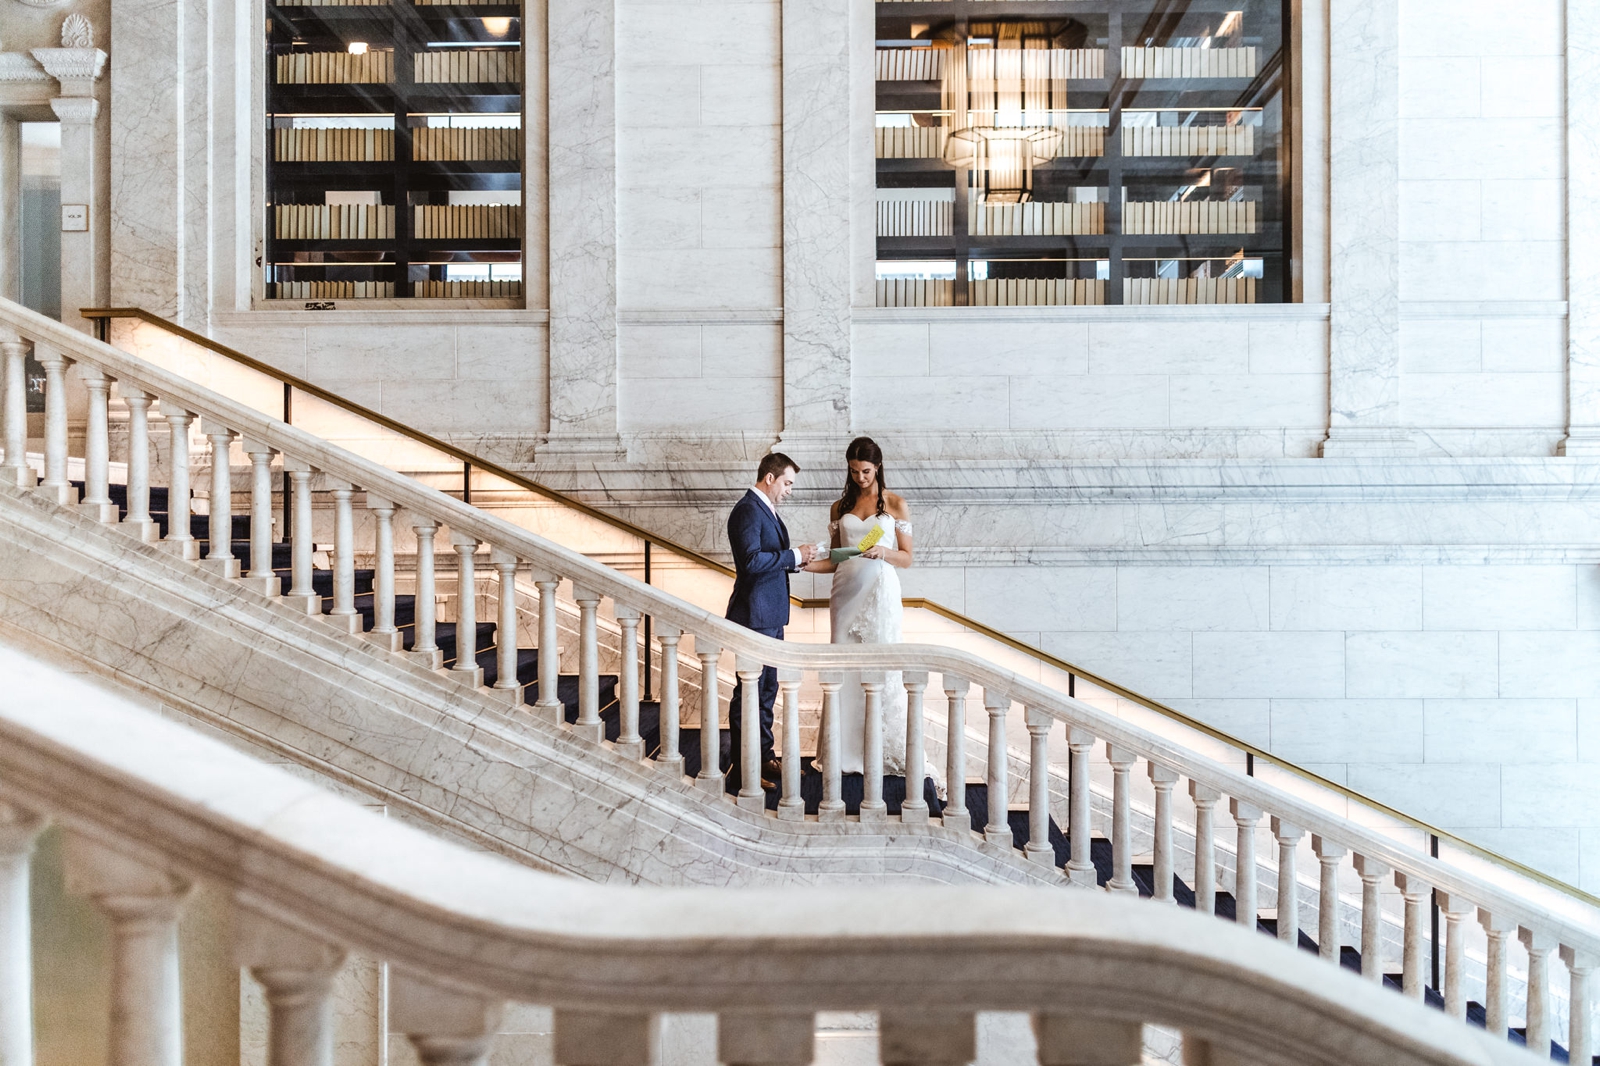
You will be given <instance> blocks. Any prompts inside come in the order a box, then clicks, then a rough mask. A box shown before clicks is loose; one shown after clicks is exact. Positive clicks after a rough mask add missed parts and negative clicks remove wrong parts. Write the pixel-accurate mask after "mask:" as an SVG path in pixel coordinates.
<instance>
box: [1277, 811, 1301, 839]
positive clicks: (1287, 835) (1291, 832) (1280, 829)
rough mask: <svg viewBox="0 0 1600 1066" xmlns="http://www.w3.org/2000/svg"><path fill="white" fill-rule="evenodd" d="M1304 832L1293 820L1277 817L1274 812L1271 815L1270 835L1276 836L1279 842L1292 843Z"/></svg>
mask: <svg viewBox="0 0 1600 1066" xmlns="http://www.w3.org/2000/svg"><path fill="white" fill-rule="evenodd" d="M1305 834H1306V831H1305V830H1304V829H1301V828H1300V827H1299V826H1297V825H1295V824H1294V823H1293V822H1290V821H1286V820H1284V819H1282V818H1279V817H1278V816H1277V815H1276V814H1274V815H1273V816H1272V835H1273V836H1275V837H1277V838H1278V841H1279V842H1280V843H1284V844H1292V843H1294V842H1295V841H1297V840H1299V839H1300V838H1301V837H1303V836H1305Z"/></svg>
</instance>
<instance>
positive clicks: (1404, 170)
mask: <svg viewBox="0 0 1600 1066" xmlns="http://www.w3.org/2000/svg"><path fill="white" fill-rule="evenodd" d="M1403 128H1404V131H1405V137H1404V140H1403V142H1402V143H1403V147H1404V150H1403V152H1402V153H1401V156H1400V177H1401V178H1402V179H1405V180H1413V179H1415V180H1422V181H1427V180H1431V179H1437V178H1439V177H1440V176H1441V175H1451V174H1476V173H1478V172H1479V171H1480V170H1481V169H1482V168H1483V161H1484V160H1485V159H1499V160H1501V161H1502V166H1500V167H1497V168H1495V172H1494V173H1495V176H1496V177H1499V178H1505V177H1520V178H1536V179H1542V180H1559V179H1560V178H1561V175H1562V160H1561V123H1559V122H1557V121H1555V120H1553V119H1524V118H1495V119H1487V118H1483V119H1475V118H1441V119H1423V118H1413V119H1407V120H1406V121H1405V122H1404V123H1403Z"/></svg>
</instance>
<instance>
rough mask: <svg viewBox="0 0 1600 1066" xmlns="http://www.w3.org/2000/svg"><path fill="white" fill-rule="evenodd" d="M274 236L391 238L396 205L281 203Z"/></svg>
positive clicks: (275, 216) (275, 214) (276, 210)
mask: <svg viewBox="0 0 1600 1066" xmlns="http://www.w3.org/2000/svg"><path fill="white" fill-rule="evenodd" d="M273 219H274V225H273V235H274V236H275V237H277V238H278V239H279V240H284V241H392V240H394V205H393V204H278V205H276V207H275V208H274V209H273Z"/></svg>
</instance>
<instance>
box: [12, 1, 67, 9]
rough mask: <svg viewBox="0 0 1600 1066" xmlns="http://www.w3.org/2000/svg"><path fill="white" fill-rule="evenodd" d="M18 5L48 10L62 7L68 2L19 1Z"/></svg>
mask: <svg viewBox="0 0 1600 1066" xmlns="http://www.w3.org/2000/svg"><path fill="white" fill-rule="evenodd" d="M17 3H19V4H21V5H22V6H23V7H37V8H40V9H41V10H43V9H46V8H52V7H60V6H61V5H62V4H64V3H66V0H17Z"/></svg>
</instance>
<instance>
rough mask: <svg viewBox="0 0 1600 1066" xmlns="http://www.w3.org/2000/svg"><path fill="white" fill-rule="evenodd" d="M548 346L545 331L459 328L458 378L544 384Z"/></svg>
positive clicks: (499, 327) (491, 327) (526, 328)
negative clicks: (545, 347) (545, 352)
mask: <svg viewBox="0 0 1600 1066" xmlns="http://www.w3.org/2000/svg"><path fill="white" fill-rule="evenodd" d="M544 345H545V331H544V329H543V327H527V326H457V327H456V376H457V377H458V378H461V379H463V380H466V381H539V382H541V383H542V382H543V380H544V377H545V358H544V350H545V349H544ZM462 428H465V427H462Z"/></svg>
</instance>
